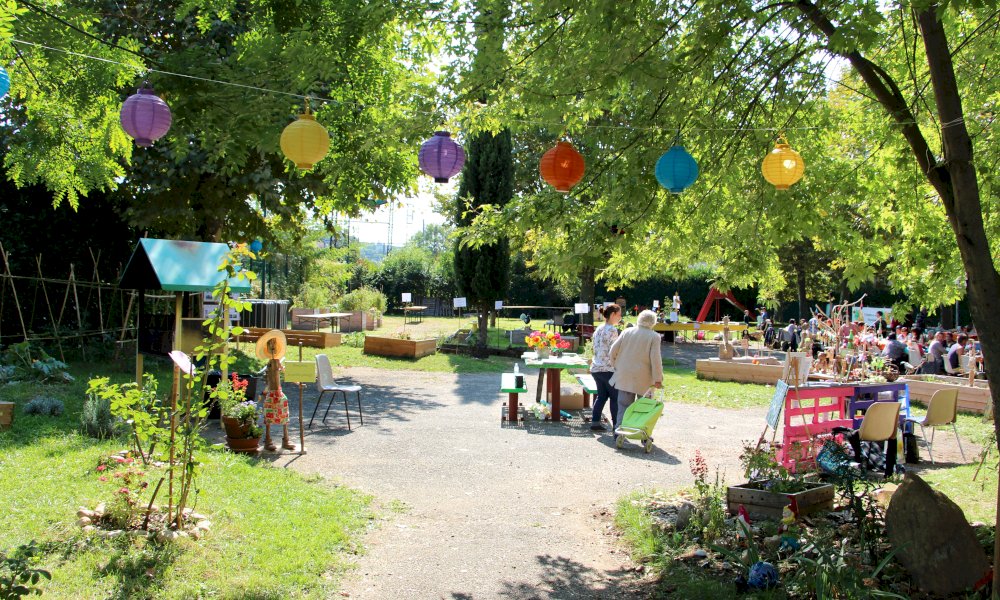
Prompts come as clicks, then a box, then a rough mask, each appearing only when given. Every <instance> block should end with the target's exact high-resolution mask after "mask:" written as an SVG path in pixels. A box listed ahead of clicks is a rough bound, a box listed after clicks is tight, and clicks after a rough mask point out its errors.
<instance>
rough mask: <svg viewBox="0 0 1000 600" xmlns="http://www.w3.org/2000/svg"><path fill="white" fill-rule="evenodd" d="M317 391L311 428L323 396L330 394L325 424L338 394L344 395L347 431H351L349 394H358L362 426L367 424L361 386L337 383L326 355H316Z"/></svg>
mask: <svg viewBox="0 0 1000 600" xmlns="http://www.w3.org/2000/svg"><path fill="white" fill-rule="evenodd" d="M316 389H317V390H318V391H319V398H317V399H316V408H314V409H313V414H312V417H310V418H309V427H312V423H313V419H315V418H316V411H318V410H319V405H320V403H321V402H322V401H323V394H325V393H327V392H330V403H329V404H328V405H327V406H326V412H325V413H323V419H322V421H323V423H326V416H327V415H328V414H330V407H331V406H333V399H334V398H336V397H337V394H338V393H340V394H343V395H344V413H345V414H346V415H347V429H348V430H350V429H351V413H350V411H349V410H348V409H347V394H357V398H358V414H359V415H360V416H361V424H362V425H364V424H365V415H364V413H363V412H361V386H360V385H351V384H342V383H337V380H336V379H335V378H334V377H333V367H331V366H330V359H329V358H328V357H327V355H325V354H317V355H316Z"/></svg>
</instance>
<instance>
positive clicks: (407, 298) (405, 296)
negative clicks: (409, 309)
mask: <svg viewBox="0 0 1000 600" xmlns="http://www.w3.org/2000/svg"><path fill="white" fill-rule="evenodd" d="M403 302H413V294H412V293H410V292H403Z"/></svg>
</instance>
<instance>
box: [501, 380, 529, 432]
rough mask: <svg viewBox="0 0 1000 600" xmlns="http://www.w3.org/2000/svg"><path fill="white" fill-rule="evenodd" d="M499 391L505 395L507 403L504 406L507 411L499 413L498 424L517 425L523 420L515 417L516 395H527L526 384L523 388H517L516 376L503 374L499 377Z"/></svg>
mask: <svg viewBox="0 0 1000 600" xmlns="http://www.w3.org/2000/svg"><path fill="white" fill-rule="evenodd" d="M521 377H524V375H521ZM500 391H501V392H503V393H505V394H507V403H506V404H505V405H504V407H505V408H506V409H507V410H505V411H502V412H501V413H500V423H501V424H503V422H504V421H508V422H510V423H517V422H518V421H521V420H523V419H520V418H519V417H518V415H517V395H518V394H527V393H528V388H527V383H525V384H524V387H517V380H516V376H515V375H514V374H513V373H503V374H501V375H500Z"/></svg>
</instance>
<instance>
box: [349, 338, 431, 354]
mask: <svg viewBox="0 0 1000 600" xmlns="http://www.w3.org/2000/svg"><path fill="white" fill-rule="evenodd" d="M364 352H365V354H374V355H376V356H398V357H402V358H420V357H422V356H429V355H431V354H434V353H435V352H437V340H436V339H434V338H430V339H426V340H400V339H397V338H387V337H378V336H374V335H366V336H365V350H364Z"/></svg>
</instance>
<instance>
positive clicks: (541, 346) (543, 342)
mask: <svg viewBox="0 0 1000 600" xmlns="http://www.w3.org/2000/svg"><path fill="white" fill-rule="evenodd" d="M524 343H525V344H527V345H528V347H529V348H531V349H532V350H534V351H535V356H536V357H538V360H543V359H546V358H548V357H549V354H551V353H553V352H554V353H555V355H556V356H562V351H563V350H568V349H569V348H570V343H569V342H567V341H566V340H564V339H562V336H561V335H559V334H558V333H546V332H544V331H532V332H531V335H527V336H525V337H524Z"/></svg>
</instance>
